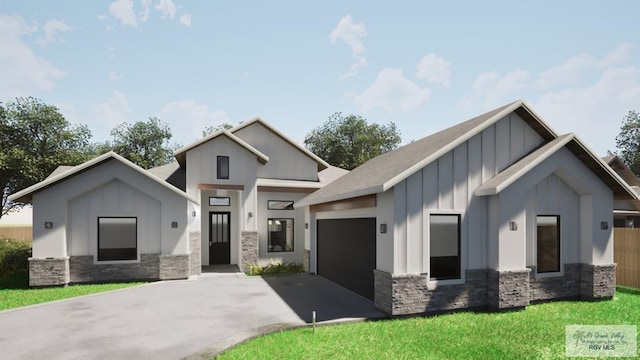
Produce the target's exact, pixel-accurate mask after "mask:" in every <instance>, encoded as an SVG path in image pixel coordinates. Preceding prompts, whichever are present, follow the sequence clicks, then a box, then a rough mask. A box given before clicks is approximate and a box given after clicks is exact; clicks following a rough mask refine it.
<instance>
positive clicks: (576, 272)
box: [295, 101, 638, 315]
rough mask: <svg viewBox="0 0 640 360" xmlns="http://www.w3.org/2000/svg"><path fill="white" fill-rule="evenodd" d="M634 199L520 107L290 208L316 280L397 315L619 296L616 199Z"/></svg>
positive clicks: (357, 173)
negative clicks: (296, 210) (298, 213)
mask: <svg viewBox="0 0 640 360" xmlns="http://www.w3.org/2000/svg"><path fill="white" fill-rule="evenodd" d="M618 200H638V197H637V195H636V193H635V192H634V191H633V190H632V189H631V188H630V187H629V186H628V185H627V184H626V183H625V182H624V181H623V180H622V179H621V178H620V177H619V176H618V175H617V174H616V173H615V172H614V171H613V170H612V169H611V168H610V167H609V166H608V165H607V164H606V163H605V162H603V161H602V160H601V159H600V158H599V157H597V156H596V155H594V153H593V152H592V151H591V150H589V148H588V147H587V146H585V144H584V143H583V142H582V141H581V140H580V139H579V138H578V137H576V136H575V135H574V134H565V135H559V134H558V133H556V131H554V130H553V129H552V128H551V127H550V126H549V125H548V124H547V123H546V122H545V121H543V120H542V118H541V117H540V116H539V115H538V114H536V113H535V112H534V111H533V109H531V107H530V106H529V105H528V104H526V103H525V102H524V101H516V102H513V103H510V104H507V105H505V106H502V107H499V108H497V109H495V110H492V111H489V112H487V113H485V114H483V115H480V116H478V117H475V118H473V119H470V120H468V121H465V122H463V123H460V124H458V125H455V126H453V127H451V128H448V129H445V130H443V131H440V132H438V133H435V134H433V135H431V136H428V137H426V138H423V139H421V140H417V141H414V142H412V143H410V144H408V145H405V146H403V147H400V148H398V149H396V150H394V151H391V152H389V153H386V154H383V155H381V156H378V157H376V158H374V159H372V160H370V161H368V162H367V163H365V164H363V165H361V166H360V167H358V168H356V169H354V170H352V171H351V172H349V173H348V174H346V175H344V176H342V177H340V178H338V179H336V180H335V181H333V182H331V183H330V184H328V185H326V186H324V187H323V188H321V189H319V190H318V191H316V192H314V193H312V194H310V195H308V196H307V197H305V198H304V199H302V201H299V202H297V203H296V204H295V206H296V207H301V208H307V209H308V210H307V214H306V217H307V218H306V222H307V223H309V224H310V227H311V228H310V233H309V235H310V237H311V238H310V241H309V244H310V251H311V258H310V271H311V272H315V273H317V274H319V275H322V276H325V277H327V278H329V279H331V280H333V281H335V282H336V283H338V284H341V285H342V286H344V287H346V288H349V289H352V290H354V291H356V292H358V293H360V294H362V295H363V296H366V297H368V298H370V299H372V300H373V301H374V302H375V304H376V306H377V307H379V308H380V309H382V310H384V311H386V312H387V313H389V314H392V315H403V314H415V313H424V312H429V311H441V310H449V309H459V308H489V309H493V310H501V309H510V308H521V307H524V306H526V305H528V304H529V303H530V302H532V301H538V300H548V299H558V298H582V299H601V298H610V297H612V296H613V295H614V292H615V284H616V279H615V274H616V273H615V267H616V265H615V264H614V263H613V211H612V210H613V207H614V201H618Z"/></svg>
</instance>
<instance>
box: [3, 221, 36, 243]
mask: <svg viewBox="0 0 640 360" xmlns="http://www.w3.org/2000/svg"><path fill="white" fill-rule="evenodd" d="M0 238H8V239H17V240H28V241H31V240H33V233H32V230H31V225H27V226H0Z"/></svg>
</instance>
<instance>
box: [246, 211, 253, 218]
mask: <svg viewBox="0 0 640 360" xmlns="http://www.w3.org/2000/svg"><path fill="white" fill-rule="evenodd" d="M247 216H248V217H249V219H251V218H252V217H253V213H252V212H251V211H249V213H248V214H247Z"/></svg>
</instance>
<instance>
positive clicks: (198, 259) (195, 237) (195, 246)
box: [189, 232, 202, 275]
mask: <svg viewBox="0 0 640 360" xmlns="http://www.w3.org/2000/svg"><path fill="white" fill-rule="evenodd" d="M201 247H202V243H201V242H200V232H190V233H189V250H190V251H191V255H190V259H189V267H190V272H189V274H191V275H200V274H201V273H202V250H201Z"/></svg>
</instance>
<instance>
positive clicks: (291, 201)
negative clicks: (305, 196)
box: [267, 200, 295, 211]
mask: <svg viewBox="0 0 640 360" xmlns="http://www.w3.org/2000/svg"><path fill="white" fill-rule="evenodd" d="M272 202H281V203H283V202H290V203H291V205H287V208H288V207H289V206H291V209H287V208H284V209H278V208H272V207H271V206H270V205H269V204H270V203H272ZM293 204H295V201H294V200H267V210H276V211H293V210H294V208H293Z"/></svg>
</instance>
